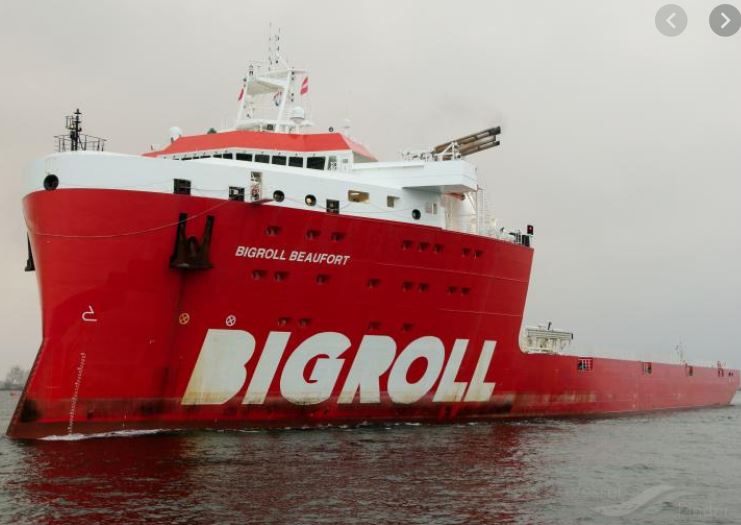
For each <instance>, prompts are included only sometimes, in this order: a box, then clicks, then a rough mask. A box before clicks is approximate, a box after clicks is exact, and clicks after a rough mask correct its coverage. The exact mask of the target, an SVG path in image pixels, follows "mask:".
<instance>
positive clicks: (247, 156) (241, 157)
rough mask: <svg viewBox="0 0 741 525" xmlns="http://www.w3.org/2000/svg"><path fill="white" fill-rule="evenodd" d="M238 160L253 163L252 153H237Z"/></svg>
mask: <svg viewBox="0 0 741 525" xmlns="http://www.w3.org/2000/svg"><path fill="white" fill-rule="evenodd" d="M237 160H247V161H250V162H251V161H252V153H237Z"/></svg>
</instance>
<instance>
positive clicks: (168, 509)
mask: <svg viewBox="0 0 741 525" xmlns="http://www.w3.org/2000/svg"><path fill="white" fill-rule="evenodd" d="M17 399H18V398H17V397H11V395H10V394H9V393H8V392H0V424H1V425H2V427H3V429H4V428H5V427H6V426H7V422H8V419H9V417H10V414H11V412H12V410H13V407H14V405H15V403H16V401H17ZM740 401H741V399H739V397H738V396H737V399H736V402H737V403H738V402H740ZM739 430H741V404H735V405H734V406H730V407H727V408H719V409H709V410H695V411H684V412H673V413H663V414H654V415H649V416H645V415H640V416H629V417H620V418H609V419H567V420H536V421H527V422H516V423H495V424H476V425H457V426H409V425H396V426H389V427H374V428H354V429H326V430H303V431H299V430H296V431H290V430H286V431H265V432H192V433H191V432H189V433H182V434H178V433H170V434H160V435H146V436H137V437H117V438H98V439H85V440H79V441H36V442H16V441H11V440H9V439H7V438H5V437H3V438H1V439H0V522H2V523H14V524H15V523H17V524H25V523H60V524H61V523H74V524H93V523H95V524H97V523H153V524H158V523H162V524H177V523H183V524H185V523H187V524H199V523H204V524H222V523H224V524H225V523H235V524H236V523H239V524H244V523H290V524H294V523H295V524H304V523H305V524H313V523H340V524H356V523H357V524H361V523H362V524H365V523H368V524H385V523H388V524H402V523H420V524H426V523H435V524H438V523H439V524H458V523H460V524H464V523H465V524H471V523H536V524H541V523H542V524H561V523H564V524H571V523H595V524H609V523H656V524H675V523H692V524H695V523H741V449H740V448H739Z"/></svg>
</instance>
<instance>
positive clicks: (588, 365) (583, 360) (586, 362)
mask: <svg viewBox="0 0 741 525" xmlns="http://www.w3.org/2000/svg"><path fill="white" fill-rule="evenodd" d="M593 365H594V360H593V359H592V358H591V357H580V358H579V360H578V361H577V362H576V370H577V371H578V372H591V371H592V366H593Z"/></svg>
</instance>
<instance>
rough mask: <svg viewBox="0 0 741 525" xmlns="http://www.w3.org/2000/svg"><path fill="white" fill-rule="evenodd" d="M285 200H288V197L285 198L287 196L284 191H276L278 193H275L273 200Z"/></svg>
mask: <svg viewBox="0 0 741 525" xmlns="http://www.w3.org/2000/svg"><path fill="white" fill-rule="evenodd" d="M285 198H286V196H285V194H284V193H283V192H282V191H280V190H276V191H274V192H273V200H274V201H275V202H283V199H285Z"/></svg>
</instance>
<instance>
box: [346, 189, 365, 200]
mask: <svg viewBox="0 0 741 525" xmlns="http://www.w3.org/2000/svg"><path fill="white" fill-rule="evenodd" d="M369 198H370V195H368V192H366V191H355V190H350V191H348V192H347V200H349V201H350V202H365V201H367V200H368V199H369Z"/></svg>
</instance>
